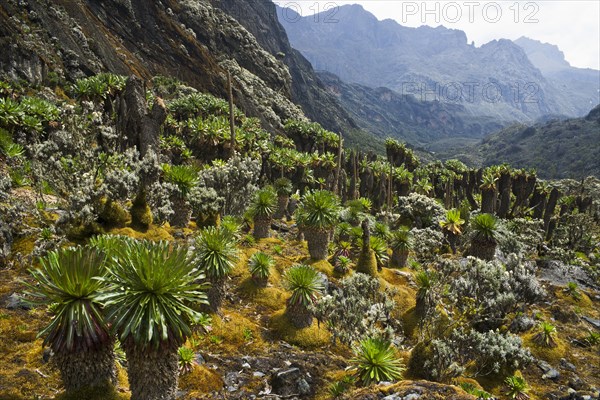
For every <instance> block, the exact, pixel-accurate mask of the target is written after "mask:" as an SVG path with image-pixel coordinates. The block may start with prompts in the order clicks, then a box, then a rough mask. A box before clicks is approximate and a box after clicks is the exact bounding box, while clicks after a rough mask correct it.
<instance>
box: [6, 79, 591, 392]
mask: <svg viewBox="0 0 600 400" xmlns="http://www.w3.org/2000/svg"><path fill="white" fill-rule="evenodd" d="M232 125H233V128H232ZM386 150H387V152H386V155H385V156H382V155H376V154H372V153H369V154H364V153H361V152H360V151H356V150H352V149H344V148H343V140H341V138H340V137H339V136H338V135H336V134H334V133H331V132H328V131H326V130H325V129H323V128H321V127H320V126H319V125H318V124H314V123H310V122H309V121H296V120H294V121H285V132H278V133H272V132H266V131H264V130H263V129H262V128H261V127H260V121H259V120H258V119H255V118H248V117H246V116H245V115H244V114H243V113H242V112H241V111H240V110H238V109H237V108H234V109H233V110H230V108H229V105H228V102H227V101H224V100H222V99H217V98H214V97H212V96H210V95H207V94H203V93H199V92H197V91H196V90H194V89H193V88H190V87H187V86H185V85H183V84H181V83H180V82H178V81H176V80H173V79H169V78H164V77H156V78H154V79H153V80H152V81H151V82H148V83H147V84H146V85H144V84H143V83H142V82H141V81H140V80H138V79H135V78H129V79H125V78H124V77H120V76H117V75H112V74H100V75H96V76H92V77H89V78H84V79H81V80H79V81H77V82H75V83H72V84H69V83H67V82H60V80H58V81H57V82H54V83H53V87H51V88H49V87H30V86H27V85H26V84H25V83H23V82H21V83H18V82H9V81H2V82H1V84H0V207H1V211H2V212H1V213H0V236H1V237H2V239H3V243H4V245H3V246H2V248H0V258H1V259H2V261H3V262H4V263H6V265H11V264H14V263H22V264H26V265H30V266H31V269H30V270H31V276H29V277H28V278H27V279H26V284H27V294H28V296H29V298H30V299H31V301H32V302H34V303H36V304H47V310H48V313H49V315H50V316H51V318H50V319H49V324H48V325H47V327H46V328H45V329H44V330H42V331H41V332H40V335H41V336H42V337H43V338H44V344H45V345H48V346H50V347H51V348H52V350H53V352H54V357H53V359H54V360H55V363H56V365H57V367H58V368H59V370H60V373H61V377H62V379H63V383H64V387H65V389H66V391H67V392H77V391H78V390H80V389H82V388H89V387H94V386H102V387H106V385H108V387H110V386H111V385H114V384H115V383H116V372H115V354H117V353H119V351H116V350H115V345H116V344H117V345H118V348H122V349H123V350H124V353H125V357H126V365H127V372H128V379H129V384H130V389H131V396H132V397H131V398H132V399H144V400H148V399H165V398H174V397H175V395H176V391H177V382H178V376H179V374H185V373H186V372H187V371H188V370H189V369H190V368H191V365H192V363H193V361H194V353H193V351H191V350H190V349H189V348H187V347H186V346H185V343H186V340H187V339H188V338H190V337H191V336H192V334H193V332H194V331H196V330H200V329H202V327H203V326H205V325H206V324H207V321H209V320H210V318H209V317H208V316H209V315H210V314H211V313H218V312H219V310H220V308H221V305H222V302H223V299H224V296H225V295H226V293H225V291H226V284H225V283H226V280H227V277H228V275H229V274H230V273H231V271H232V270H233V268H234V266H235V265H236V264H237V263H238V252H239V247H240V246H252V245H253V244H255V243H256V241H257V240H261V239H264V238H268V237H270V236H271V235H272V233H273V229H277V230H279V231H286V232H297V237H296V240H298V241H304V240H305V241H306V242H307V250H308V254H307V260H308V256H309V257H310V259H311V260H313V261H317V260H328V261H329V262H330V263H331V264H332V265H333V273H332V274H331V275H330V276H328V275H326V274H323V273H322V272H319V271H318V270H317V269H315V268H314V267H313V266H311V265H308V264H309V263H308V262H307V263H306V264H297V265H293V266H291V267H289V268H287V269H286V270H285V272H284V274H283V277H284V282H285V286H286V288H287V289H288V290H289V297H288V298H287V302H286V310H285V317H286V318H287V320H288V321H289V322H290V323H291V324H293V326H295V327H296V328H297V329H303V328H306V327H309V326H311V325H312V324H315V323H316V322H315V319H316V320H318V321H319V322H322V323H325V324H326V326H327V329H328V330H329V331H330V332H331V337H332V340H333V341H334V342H339V343H341V344H342V345H344V346H348V347H349V348H352V349H353V351H354V357H353V358H352V359H351V360H350V361H351V364H352V369H351V370H350V371H349V373H348V374H347V375H346V376H345V377H343V378H341V379H340V380H338V381H336V382H334V383H333V384H332V385H331V387H330V393H331V396H332V397H340V396H344V395H345V394H346V393H348V392H349V391H351V390H352V389H353V388H354V387H357V386H369V385H371V384H373V383H377V382H382V381H394V380H400V379H402V376H403V372H404V371H405V369H406V368H408V369H409V371H411V374H412V375H413V376H416V377H421V378H425V379H429V380H434V381H439V382H448V383H450V382H456V378H459V377H461V376H469V377H475V378H477V377H489V376H494V377H500V379H502V380H503V381H504V387H505V390H506V393H508V395H509V396H510V397H512V398H519V399H521V398H527V394H526V393H527V390H528V386H527V383H526V382H525V379H524V378H523V376H522V375H521V374H520V373H519V370H520V369H522V368H523V367H524V366H526V365H527V364H528V363H530V362H532V360H533V356H532V354H531V352H530V351H529V349H528V348H527V347H526V346H525V345H524V343H523V341H522V339H521V337H519V336H518V335H517V333H521V331H520V329H521V328H520V327H521V326H522V325H523V324H519V323H517V322H515V321H517V320H518V319H519V318H521V317H522V316H521V315H520V314H519V311H520V310H523V309H524V306H526V305H527V304H533V303H535V302H536V301H539V300H540V299H543V298H544V297H545V296H546V293H545V291H544V289H543V288H542V287H541V285H540V283H539V282H538V280H537V278H536V263H535V262H533V261H532V260H538V259H540V258H547V259H560V260H562V261H564V262H568V263H570V264H573V265H577V266H579V267H581V268H584V269H585V270H586V271H587V272H588V273H589V274H590V275H592V276H595V277H596V278H597V277H598V273H599V270H598V260H599V259H600V258H599V252H600V249H599V248H598V242H599V240H598V232H599V227H598V221H599V218H600V196H598V192H599V188H600V185H599V183H598V181H597V180H595V179H588V180H585V181H583V182H573V181H562V182H546V181H542V180H539V179H537V177H536V174H535V172H534V171H526V170H515V169H512V168H510V167H509V166H507V165H502V166H494V167H488V168H485V169H479V170H473V169H469V168H467V167H466V166H465V165H464V164H462V163H460V162H458V161H448V162H446V163H445V164H442V163H440V162H436V163H429V164H422V163H420V161H419V160H418V159H417V157H416V156H415V155H414V153H413V152H412V151H411V150H410V149H409V148H407V147H406V146H405V145H404V144H402V143H399V142H397V141H395V140H391V139H390V140H388V141H387V142H386ZM15 193H21V194H22V193H28V194H29V195H28V196H25V197H27V198H28V199H29V200H30V201H31V198H33V199H34V200H33V206H30V207H29V208H28V207H27V205H26V203H25V202H24V201H23V200H22V197H23V196H16V195H15ZM22 221H26V222H25V223H24V224H23V223H21V222H22ZM190 222H193V223H192V224H191V223H190ZM167 224H169V225H170V226H171V227H178V228H181V229H183V230H187V231H188V232H189V235H184V237H183V238H180V239H178V240H171V241H166V240H162V239H165V238H164V237H163V236H161V235H162V232H164V230H161V228H160V227H161V226H167ZM107 233H111V234H107ZM24 236H31V237H32V238H33V239H32V240H34V241H35V242H34V243H33V251H32V253H31V254H30V255H28V256H27V257H21V258H19V257H15V255H14V254H11V251H12V246H11V244H12V243H13V242H15V241H16V240H18V239H19V238H22V237H24ZM140 236H143V237H146V238H147V237H151V238H153V239H155V240H147V239H142V240H140V239H139V237H140ZM136 237H138V238H136ZM274 263H275V259H274V258H272V257H271V256H270V255H268V254H265V253H263V252H256V253H254V254H253V255H252V257H251V258H250V259H249V260H248V266H247V267H248V269H249V272H250V274H251V277H252V281H253V283H254V285H256V287H257V288H259V289H260V288H264V287H265V286H267V285H268V283H269V278H270V275H271V273H272V272H273V269H274ZM390 268H391V269H397V270H405V269H407V268H408V269H409V270H411V271H413V272H414V281H415V282H414V283H415V285H416V305H415V307H414V308H412V309H411V310H410V312H409V313H407V315H403V316H399V315H397V314H398V313H397V312H396V306H395V302H396V301H397V300H398V298H399V295H398V293H397V292H395V291H394V290H392V289H391V288H388V287H383V285H382V284H381V281H380V280H379V279H378V278H379V277H380V276H381V274H382V273H383V271H384V269H390ZM411 275H413V274H412V273H411ZM565 290H566V291H568V293H569V294H570V295H572V296H574V297H577V296H581V293H580V289H579V288H578V287H577V285H576V284H574V283H573V284H570V285H569V286H568V287H567V288H565ZM511 321H512V322H513V323H512V324H511ZM509 324H510V326H508V325H509ZM534 325H537V328H533V327H529V328H527V329H535V331H532V332H530V333H529V334H530V336H531V341H530V342H531V345H532V346H538V347H540V348H548V349H552V348H555V347H558V346H561V341H560V340H559V338H558V337H557V332H556V328H555V326H553V325H552V324H551V323H549V322H547V321H545V320H539V321H537V322H535V323H534ZM409 338H412V340H416V341H414V342H410V340H411V339H409ZM581 342H582V343H587V344H589V346H597V345H598V342H599V338H598V335H597V334H595V333H590V334H589V335H588V336H586V337H583V338H582V339H581ZM407 343H408V344H410V343H412V344H414V346H413V349H412V352H411V356H410V358H409V360H408V363H407V364H408V365H405V362H404V361H403V358H402V357H401V356H400V354H399V352H398V351H397V350H398V348H400V347H401V346H405V345H406V344H407ZM462 386H463V389H464V390H465V391H467V392H469V393H471V394H474V395H476V396H479V397H486V396H488V397H491V395H489V394H488V393H486V392H484V391H483V390H482V389H481V387H479V386H477V385H475V384H474V383H473V382H470V381H469V382H463V384H462Z"/></svg>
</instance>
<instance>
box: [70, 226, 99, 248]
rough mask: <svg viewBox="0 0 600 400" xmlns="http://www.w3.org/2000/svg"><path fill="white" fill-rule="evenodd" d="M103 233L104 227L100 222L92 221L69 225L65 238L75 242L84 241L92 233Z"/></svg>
mask: <svg viewBox="0 0 600 400" xmlns="http://www.w3.org/2000/svg"><path fill="white" fill-rule="evenodd" d="M101 233H104V229H102V227H101V226H100V224H98V223H96V222H92V223H89V224H81V225H76V226H73V227H71V228H70V229H69V230H68V232H67V239H69V240H71V241H73V242H75V243H84V242H85V241H86V240H87V239H89V238H91V237H92V236H94V235H99V234H101Z"/></svg>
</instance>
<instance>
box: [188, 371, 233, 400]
mask: <svg viewBox="0 0 600 400" xmlns="http://www.w3.org/2000/svg"><path fill="white" fill-rule="evenodd" d="M179 387H180V388H181V389H183V390H186V391H188V392H189V393H188V397H189V398H197V397H200V396H206V394H207V393H210V392H214V391H217V390H220V389H221V388H222V387H223V379H222V378H221V376H220V375H219V374H218V373H217V372H216V371H214V370H212V369H209V368H206V367H205V366H204V365H195V366H194V368H193V369H192V371H191V372H190V373H187V374H185V375H182V376H180V377H179Z"/></svg>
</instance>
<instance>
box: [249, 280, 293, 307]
mask: <svg viewBox="0 0 600 400" xmlns="http://www.w3.org/2000/svg"><path fill="white" fill-rule="evenodd" d="M272 278H273V274H271V276H270V277H269V280H271V279H272ZM238 290H239V293H240V294H241V296H242V297H243V298H244V299H247V300H249V301H251V302H253V303H255V304H257V305H260V306H263V307H265V308H267V309H268V310H271V311H276V310H281V309H283V308H284V307H285V303H286V301H287V299H288V298H289V296H290V295H289V293H287V292H286V291H284V290H282V289H280V288H277V287H265V288H261V287H258V286H256V284H255V283H254V281H253V280H252V279H251V278H250V277H248V278H246V279H244V280H243V281H242V283H241V284H240V286H239V288H238Z"/></svg>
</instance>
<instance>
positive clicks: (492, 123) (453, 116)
mask: <svg viewBox="0 0 600 400" xmlns="http://www.w3.org/2000/svg"><path fill="white" fill-rule="evenodd" d="M318 76H319V78H320V79H321V80H322V81H323V83H324V84H325V85H326V87H327V89H328V91H329V92H331V93H333V94H334V95H335V96H336V97H337V98H338V99H339V101H340V103H341V104H342V105H343V107H344V108H345V109H346V110H348V111H349V112H350V114H351V115H352V118H354V119H355V120H356V121H357V123H358V124H359V126H361V127H362V128H364V129H365V130H368V131H369V132H372V133H373V134H375V135H377V136H380V137H382V138H386V137H388V136H391V137H398V138H402V139H403V140H406V141H407V142H409V143H411V144H413V145H417V146H425V147H429V146H431V145H432V144H434V142H439V141H440V140H444V139H447V138H452V139H453V140H455V141H462V140H461V139H459V137H467V138H469V137H472V138H480V137H481V136H483V135H485V134H487V133H491V132H493V131H496V130H499V129H501V128H502V124H500V123H499V122H498V121H497V120H495V119H493V118H486V117H478V116H474V115H472V114H471V113H470V112H469V111H468V110H467V109H466V108H465V107H464V106H462V105H460V104H450V103H443V102H439V101H419V100H418V99H417V98H416V97H415V96H413V95H402V94H400V93H398V92H395V91H393V90H391V89H388V88H384V87H379V88H375V89H374V88H370V87H368V86H364V85H360V84H357V83H345V82H343V81H342V80H341V79H340V78H338V77H337V76H336V75H334V74H332V73H329V72H319V73H318Z"/></svg>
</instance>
